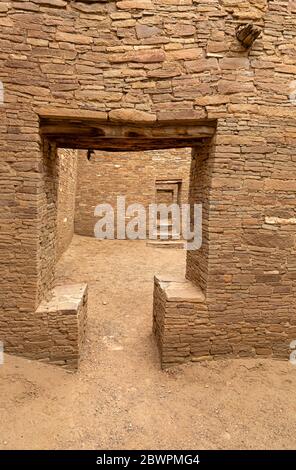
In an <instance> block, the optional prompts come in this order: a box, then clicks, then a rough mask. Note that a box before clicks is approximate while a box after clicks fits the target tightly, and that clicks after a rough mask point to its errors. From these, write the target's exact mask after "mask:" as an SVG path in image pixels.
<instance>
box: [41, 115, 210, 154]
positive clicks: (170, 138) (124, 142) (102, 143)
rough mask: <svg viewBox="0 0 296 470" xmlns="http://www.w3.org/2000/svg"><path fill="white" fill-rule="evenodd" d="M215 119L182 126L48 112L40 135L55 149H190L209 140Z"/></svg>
mask: <svg viewBox="0 0 296 470" xmlns="http://www.w3.org/2000/svg"><path fill="white" fill-rule="evenodd" d="M215 129H216V120H209V121H205V120H202V121H196V122H195V123H193V122H191V121H189V122H187V121H186V123H184V122H183V123H182V124H179V123H178V124H172V123H165V122H161V123H160V122H152V123H150V122H149V123H142V124H141V123H126V124H124V125H123V124H122V123H120V124H119V123H116V122H111V121H106V120H102V119H101V116H100V115H98V119H96V116H95V114H94V115H92V116H91V117H90V116H88V115H86V114H85V115H80V116H76V115H75V116H71V115H70V114H68V113H66V116H62V114H61V112H57V115H54V114H51V113H50V112H46V114H45V113H44V114H43V116H41V117H40V132H41V135H42V136H43V137H46V138H47V139H48V140H49V141H51V142H55V143H56V144H57V146H59V147H63V148H73V149H89V148H91V149H95V150H106V151H108V150H109V151H127V150H131V151H132V150H154V149H165V148H177V147H178V148H180V147H192V146H194V145H195V144H196V143H197V142H200V141H201V140H202V139H205V138H211V137H212V136H213V135H214V133H215Z"/></svg>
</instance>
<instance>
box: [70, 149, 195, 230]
mask: <svg viewBox="0 0 296 470" xmlns="http://www.w3.org/2000/svg"><path fill="white" fill-rule="evenodd" d="M190 163H191V149H186V148H185V149H170V150H157V151H156V150H153V151H148V152H126V153H125V152H124V153H121V152H116V153H110V152H96V153H95V155H94V156H93V157H92V160H91V161H88V160H87V158H86V152H83V151H81V152H79V159H78V179H77V193H76V212H75V232H76V233H78V234H80V235H88V236H94V226H95V223H96V221H97V218H96V217H94V209H95V207H96V206H97V205H98V204H102V203H107V204H111V205H112V207H114V208H116V202H117V199H116V198H117V196H125V197H126V206H128V205H129V204H133V203H139V204H142V205H143V206H144V207H145V208H147V207H148V205H149V204H151V203H155V202H156V197H155V193H156V184H155V183H156V181H157V180H160V179H168V180H169V179H179V180H182V187H181V194H180V202H182V203H183V202H184V203H185V202H188V187H189V171H190Z"/></svg>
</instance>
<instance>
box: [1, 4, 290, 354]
mask: <svg viewBox="0 0 296 470" xmlns="http://www.w3.org/2000/svg"><path fill="white" fill-rule="evenodd" d="M249 21H253V22H254V23H255V24H256V25H257V26H259V27H260V28H261V29H262V34H261V37H260V38H259V39H257V40H256V41H255V43H254V45H253V47H252V48H251V49H250V50H246V49H244V48H243V46H242V45H241V44H239V42H238V41H237V39H236V37H235V28H236V26H237V25H238V24H240V23H242V22H249ZM295 45H296V5H295V1H294V0H281V1H280V0H269V1H267V0H249V1H246V0H238V1H236V2H234V1H232V0H201V1H197V0H153V1H152V0H140V1H137V2H136V1H133V0H123V1H119V2H113V1H108V2H105V1H104V2H101V1H96V2H91V3H90V2H86V1H85V0H81V1H80V2H76V1H71V2H70V1H66V0H31V1H30V2H25V1H21V2H20V1H12V0H7V1H5V2H1V4H0V71H1V72H0V80H1V81H2V83H3V86H4V102H3V103H2V102H1V103H0V168H1V173H0V191H1V199H0V201H1V206H0V207H1V214H0V250H1V251H0V260H1V265H0V275H1V289H0V308H1V317H0V338H4V340H5V343H6V345H7V349H8V350H9V351H13V352H17V353H19V354H26V355H30V354H31V355H33V352H34V348H35V349H36V348H37V345H36V342H38V344H39V346H38V347H40V349H42V339H40V337H41V335H40V331H41V330H42V328H41V326H42V322H41V323H40V324H39V323H38V326H37V323H36V318H35V317H34V311H35V309H36V307H37V306H38V304H39V303H40V301H41V300H42V299H43V298H44V296H46V295H47V293H48V292H49V291H50V289H51V287H52V283H53V280H54V278H53V273H54V264H55V253H56V242H57V233H56V217H57V216H56V195H57V179H56V171H57V168H56V164H55V162H56V157H55V155H54V153H55V149H54V145H51V148H47V146H46V145H45V144H46V143H44V142H43V139H42V136H41V135H40V127H39V115H38V110H39V109H40V107H45V106H46V107H48V108H51V109H57V108H58V109H59V110H60V111H61V112H62V110H63V109H64V108H67V110H68V112H69V113H70V112H72V113H74V111H75V110H77V109H79V110H84V111H87V112H91V111H92V112H93V111H96V112H99V113H100V116H101V119H106V120H107V119H109V120H117V122H120V121H125V120H127V119H128V120H132V121H137V122H138V123H139V125H145V122H147V121H150V122H155V123H158V124H161V122H163V121H167V120H170V121H174V122H176V123H177V121H178V120H195V119H204V120H206V119H217V120H218V124H217V132H216V136H215V138H214V140H213V142H212V146H213V147H212V151H211V152H210V156H209V159H210V166H211V177H210V178H209V182H210V183H211V185H210V188H209V189H207V191H206V194H207V197H208V208H209V210H208V212H207V213H206V214H207V215H206V217H207V220H206V221H205V222H206V232H207V233H205V235H207V239H208V247H207V256H206V260H205V261H206V271H203V272H206V275H201V271H200V274H198V275H196V274H195V272H196V270H197V265H196V260H198V256H199V255H198V256H197V257H195V258H194V255H193V254H192V255H188V270H187V275H188V277H189V278H190V279H192V281H193V282H197V280H198V279H200V278H202V279H204V281H203V285H202V286H201V287H202V289H203V292H204V294H205V303H206V305H207V308H208V311H209V318H210V319H211V320H212V321H213V324H214V325H215V337H216V339H217V341H218V342H219V344H218V343H217V347H215V348H214V349H213V348H212V354H215V355H218V356H219V355H226V356H229V355H254V354H265V355H273V356H276V357H287V355H288V349H289V341H290V340H291V339H295V337H296V322H295V313H296V312H295V294H296V261H295V260H296V257H295V193H296V183H295V163H296V162H295V143H296V107H295V81H296V54H295V49H296V48H295ZM44 152H45V154H47V155H50V158H48V157H46V158H44V157H43V154H44ZM198 167H199V166H197V167H196V168H198ZM192 169H193V171H194V166H193V167H192ZM192 181H193V184H194V181H197V178H195V177H193V179H192ZM194 192H195V191H194V190H193V192H192V191H191V194H194ZM204 253H206V252H204ZM35 332H37V334H38V332H39V339H38V338H37V337H35V339H33V336H32V341H30V337H31V335H33V334H34V333H35ZM210 342H211V344H212V343H213V341H212V340H211V341H210ZM43 347H44V348H46V347H47V346H46V342H44V345H43Z"/></svg>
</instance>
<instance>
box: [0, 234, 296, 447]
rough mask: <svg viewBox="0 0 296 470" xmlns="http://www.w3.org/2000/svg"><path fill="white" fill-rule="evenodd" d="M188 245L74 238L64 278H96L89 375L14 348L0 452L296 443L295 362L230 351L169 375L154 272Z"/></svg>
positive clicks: (1, 400)
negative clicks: (19, 354) (231, 355)
mask: <svg viewBox="0 0 296 470" xmlns="http://www.w3.org/2000/svg"><path fill="white" fill-rule="evenodd" d="M184 266H185V254H184V252H183V250H165V249H155V248H148V247H146V245H145V242H142V241H140V242H139V241H104V242H102V241H98V240H95V239H91V238H86V237H78V236H75V237H74V239H73V242H72V244H71V247H70V249H69V250H68V251H67V252H66V253H65V254H64V255H63V257H62V259H61V261H60V263H59V266H58V270H57V280H58V283H59V284H61V283H76V282H87V283H88V284H89V324H88V339H87V345H86V350H85V356H84V359H83V361H82V364H81V368H80V370H79V372H78V373H76V374H72V373H68V372H66V371H64V370H62V369H60V368H58V367H54V366H48V365H44V364H42V363H36V362H34V361H28V360H24V359H21V358H16V357H12V356H6V357H5V364H4V365H3V366H1V367H0V448H1V449H130V448H135V449H145V448H147V449H153V448H154V449H174V448H176V449H190V448H193V449H204V448H207V449H228V448H240V449H245V448H247V449H254V448H260V449H265V448H268V449H269V448H284V449H287V448H293V449H295V448H296V400H295V388H296V367H295V366H292V365H291V364H290V363H289V362H288V361H287V362H280V361H270V360H250V359H249V360H248V359H246V360H234V361H232V360H227V361H226V360H225V361H212V362H208V363H201V364H197V363H196V364H189V365H185V366H182V367H179V368H175V369H173V370H171V371H170V372H162V371H161V370H160V368H159V362H158V355H157V350H156V347H155V344H154V340H153V337H152V335H151V320H152V291H153V275H154V273H157V272H161V273H177V274H182V273H183V270H184Z"/></svg>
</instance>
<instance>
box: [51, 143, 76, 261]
mask: <svg viewBox="0 0 296 470" xmlns="http://www.w3.org/2000/svg"><path fill="white" fill-rule="evenodd" d="M58 160H59V163H58V164H59V169H58V172H59V174H58V180H59V182H58V203H57V204H58V206H57V248H56V249H57V259H59V257H60V256H61V255H62V254H63V252H64V251H65V250H66V249H67V248H68V246H69V244H70V242H71V240H72V237H73V233H74V213H75V192H76V177H77V152H76V151H73V150H65V149H60V150H58Z"/></svg>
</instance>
